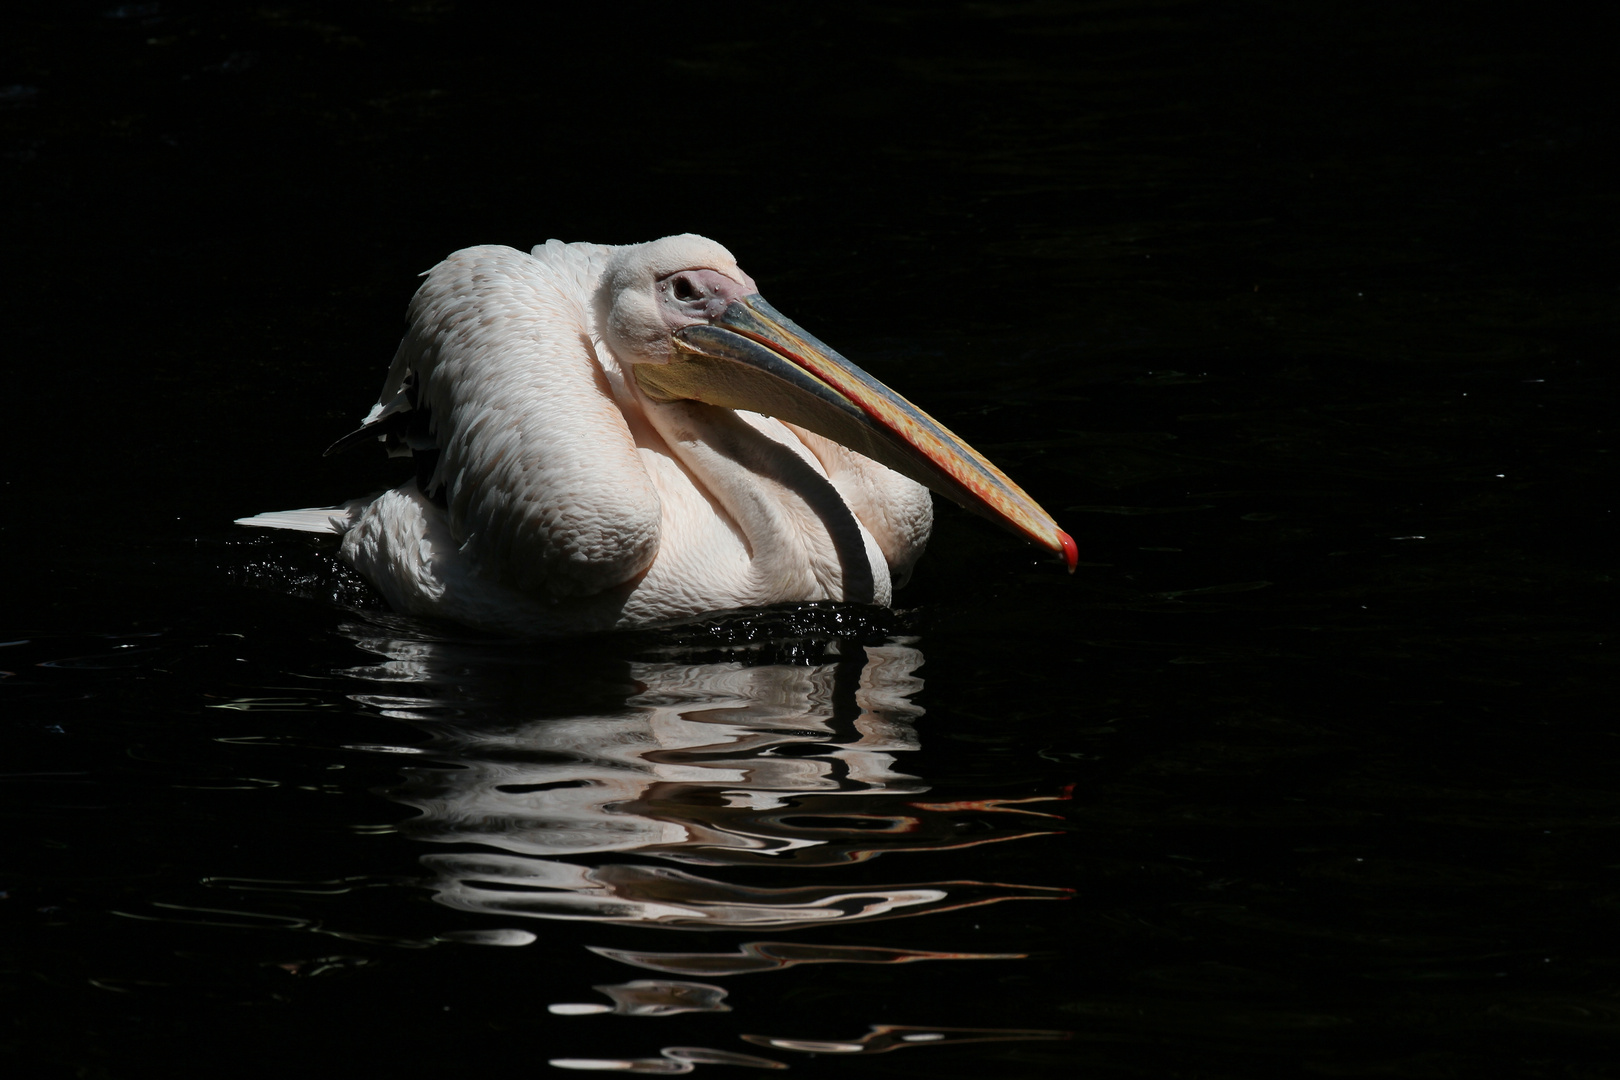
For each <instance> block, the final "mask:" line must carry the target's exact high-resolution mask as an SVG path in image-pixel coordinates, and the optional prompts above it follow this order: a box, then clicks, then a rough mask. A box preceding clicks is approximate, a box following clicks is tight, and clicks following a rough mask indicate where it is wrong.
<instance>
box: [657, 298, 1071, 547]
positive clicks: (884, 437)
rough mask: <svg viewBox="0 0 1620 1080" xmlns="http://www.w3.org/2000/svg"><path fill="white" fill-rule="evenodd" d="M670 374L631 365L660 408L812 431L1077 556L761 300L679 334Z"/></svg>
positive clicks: (1045, 518) (912, 415) (993, 480)
mask: <svg viewBox="0 0 1620 1080" xmlns="http://www.w3.org/2000/svg"><path fill="white" fill-rule="evenodd" d="M674 345H675V350H674V357H673V359H672V360H671V361H670V362H669V363H667V364H636V365H634V367H633V370H634V371H635V375H636V382H637V383H639V384H640V386H641V388H642V390H644V391H645V392H646V393H647V394H648V395H649V396H651V397H652V398H654V399H655V400H659V401H702V402H705V403H707V404H710V405H719V406H722V407H724V408H728V409H746V410H748V411H751V412H757V413H764V414H765V415H766V416H774V417H776V418H777V419H778V420H785V421H787V422H788V423H790V424H797V425H799V426H800V427H803V428H808V429H809V430H811V431H814V432H815V433H816V434H818V435H821V436H824V437H826V438H829V439H832V440H833V441H834V442H837V443H839V444H841V445H843V446H847V447H848V448H849V449H851V450H854V451H855V452H856V453H858V454H864V455H866V456H867V457H869V458H871V459H872V460H874V461H877V462H881V463H882V464H884V465H887V466H888V467H889V468H891V469H893V470H894V471H895V472H898V473H901V474H903V475H905V476H909V477H911V479H913V480H915V481H917V482H918V483H919V484H923V485H925V486H927V487H928V488H931V489H932V490H934V491H937V492H939V493H940V494H941V495H944V496H945V497H946V498H949V499H953V500H955V501H956V502H959V503H961V504H962V505H963V506H965V507H967V508H968V509H969V510H972V511H974V512H975V513H979V514H983V515H984V516H985V517H987V518H989V519H990V520H992V521H995V522H997V523H999V524H1001V525H1004V526H1006V527H1007V528H1009V529H1011V530H1012V531H1013V532H1016V533H1018V534H1020V535H1022V536H1024V537H1027V538H1028V539H1030V540H1033V541H1034V542H1035V543H1037V544H1040V545H1041V546H1042V547H1044V548H1048V549H1049V550H1051V551H1053V552H1055V553H1057V554H1059V555H1061V556H1062V557H1063V561H1064V562H1065V563H1066V564H1067V565H1068V567H1069V572H1070V573H1073V572H1074V567H1075V563H1076V561H1077V560H1078V559H1079V551H1078V549H1077V548H1076V547H1075V543H1074V541H1073V540H1072V539H1070V537H1069V534H1068V533H1066V532H1064V531H1063V530H1062V529H1060V528H1058V527H1057V522H1055V521H1053V520H1052V517H1051V515H1050V514H1048V513H1047V512H1046V511H1045V510H1042V509H1041V508H1040V506H1038V505H1037V504H1036V502H1035V500H1034V499H1031V498H1030V497H1029V496H1028V495H1026V494H1024V490H1023V489H1022V488H1020V487H1019V486H1018V485H1017V484H1015V483H1013V482H1012V481H1011V480H1009V479H1007V477H1006V476H1005V475H1004V474H1003V473H1002V471H1001V470H1000V469H998V468H996V467H995V466H994V465H992V464H990V462H988V461H986V460H985V459H984V457H983V456H982V455H980V454H979V452H978V451H977V450H974V449H973V448H972V447H971V446H969V445H968V444H967V443H965V442H963V441H962V440H961V439H959V438H957V437H956V436H955V435H953V434H951V433H950V431H948V430H947V429H946V428H945V426H944V425H943V424H941V423H940V422H939V421H937V420H935V419H934V418H933V417H931V416H929V415H928V414H927V413H925V412H923V411H922V410H921V409H919V408H917V406H915V405H913V404H912V403H911V402H909V401H907V400H906V399H905V398H903V397H901V396H900V395H899V394H897V393H895V392H894V391H893V390H890V389H889V388H888V387H887V386H884V385H883V384H882V383H880V382H878V381H877V380H876V379H874V378H872V376H870V375H868V374H867V373H866V372H864V371H862V370H861V369H860V368H858V367H856V366H855V365H854V364H852V363H850V362H849V361H848V360H845V359H844V358H843V357H842V356H839V355H838V354H837V353H835V352H833V351H832V350H831V349H829V348H827V346H825V345H823V344H822V343H821V342H819V341H817V340H816V339H815V338H813V337H811V336H810V335H809V334H807V333H805V332H804V331H803V330H801V329H799V327H798V326H796V325H795V324H794V323H793V321H792V320H790V319H788V318H787V317H786V316H785V315H783V314H781V313H780V312H779V311H777V310H776V309H775V308H773V307H771V305H769V304H767V303H766V302H765V301H764V299H763V298H762V297H760V296H759V295H758V294H755V295H753V296H747V297H744V298H743V299H741V300H737V301H733V302H732V303H731V304H730V305H729V306H727V308H726V310H725V311H724V312H722V313H721V314H720V316H719V317H718V318H717V319H715V320H714V322H713V323H710V324H701V323H700V324H698V325H696V326H688V327H685V328H683V329H681V330H677V331H676V332H675V335H674Z"/></svg>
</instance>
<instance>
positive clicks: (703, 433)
mask: <svg viewBox="0 0 1620 1080" xmlns="http://www.w3.org/2000/svg"><path fill="white" fill-rule="evenodd" d="M610 381H613V379H612V377H611V376H610ZM613 384H614V388H615V391H616V392H618V391H621V390H622V392H623V393H625V394H627V395H629V399H628V400H627V401H626V405H627V406H628V407H626V409H625V415H626V417H627V418H629V417H632V416H634V417H637V418H638V419H639V420H640V421H643V422H644V423H645V427H646V428H647V429H650V430H651V431H652V432H654V433H656V436H657V441H656V443H655V442H653V441H651V440H648V441H647V442H645V443H641V442H640V439H641V434H639V433H638V435H637V438H638V444H639V445H643V446H644V447H645V448H647V449H649V450H652V451H654V452H662V453H666V454H667V455H669V456H670V457H671V458H672V459H674V460H675V461H676V462H678V463H679V464H680V466H681V467H682V469H683V470H684V471H685V473H686V475H687V476H688V477H690V478H691V481H692V483H693V484H694V485H695V486H696V487H697V488H698V489H699V490H700V491H702V492H703V493H704V494H705V495H706V496H707V497H708V498H709V499H710V500H711V501H712V502H713V503H714V504H715V505H716V507H717V508H718V509H719V510H720V511H722V512H723V513H724V514H725V515H726V516H727V517H728V518H729V519H730V522H731V524H732V526H733V527H734V528H735V529H736V530H737V532H738V533H740V535H741V536H742V538H743V541H744V543H745V544H746V546H747V558H748V564H749V569H748V582H747V585H746V586H745V588H744V593H745V594H746V595H745V596H744V597H743V598H742V601H741V602H742V604H746V605H752V604H771V603H780V602H783V601H787V600H801V599H806V598H814V599H827V600H846V601H850V602H852V603H867V604H871V603H876V604H887V603H889V602H890V600H891V593H892V589H891V584H890V580H889V570H888V565H887V562H886V560H885V559H884V556H883V552H882V551H881V550H880V549H879V548H878V545H877V542H876V541H875V540H874V539H873V538H872V535H871V534H870V533H869V532H868V531H867V530H866V528H865V527H864V526H863V525H862V524H861V522H860V520H859V519H858V518H857V517H856V515H855V513H854V511H852V510H851V509H850V507H849V505H848V504H847V503H846V502H845V500H844V498H843V496H842V495H841V494H840V493H839V491H838V489H837V488H835V487H834V486H833V484H832V483H831V482H830V481H829V480H828V479H827V474H826V471H825V470H824V469H823V468H822V466H821V463H820V462H819V461H818V460H817V459H816V457H815V455H814V454H812V453H811V452H810V450H809V449H808V448H806V447H805V445H804V444H803V443H802V442H801V441H799V440H798V439H797V438H795V437H794V435H793V433H792V432H791V431H790V430H789V429H788V428H787V427H786V426H785V425H783V424H781V423H779V422H777V421H775V420H771V419H769V418H767V417H762V416H757V415H755V414H753V413H739V412H734V411H732V410H731V409H723V408H720V407H718V406H713V405H705V404H702V403H700V402H695V401H678V402H668V403H665V402H656V401H653V400H651V399H650V398H648V397H647V396H646V395H645V394H644V393H642V391H641V389H640V387H639V386H637V385H636V384H635V380H634V379H628V378H625V376H624V372H623V371H622V370H621V371H620V372H619V373H618V378H617V381H616V382H614V383H613ZM621 400H624V399H621ZM639 426H640V425H639V424H637V423H632V425H631V430H632V432H636V431H637V428H638V427H639ZM678 539H679V538H678V537H671V536H666V537H663V538H662V541H661V545H660V550H661V552H665V553H667V545H669V544H670V543H671V542H672V541H673V542H678ZM660 557H661V558H662V557H663V555H662V554H661V556H660Z"/></svg>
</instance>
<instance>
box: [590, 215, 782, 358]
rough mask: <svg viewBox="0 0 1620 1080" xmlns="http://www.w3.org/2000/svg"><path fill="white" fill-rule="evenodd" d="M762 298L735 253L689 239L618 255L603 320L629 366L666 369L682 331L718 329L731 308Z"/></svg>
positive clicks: (603, 297) (602, 299)
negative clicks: (714, 324)
mask: <svg viewBox="0 0 1620 1080" xmlns="http://www.w3.org/2000/svg"><path fill="white" fill-rule="evenodd" d="M758 293H759V286H758V285H755V284H754V279H753V278H751V277H749V276H748V275H747V274H745V273H743V272H742V269H741V268H740V267H739V266H738V265H737V260H736V259H735V258H733V257H732V254H731V252H729V251H727V250H726V249H725V248H723V247H721V246H720V245H719V244H717V243H715V242H714V241H713V240H710V239H708V238H706V237H702V236H694V235H692V234H691V233H682V234H681V235H680V236H666V237H664V238H663V239H662V240H654V241H652V242H651V243H649V244H634V245H631V246H628V247H622V248H620V249H619V250H618V251H617V252H615V253H614V255H613V258H612V259H611V260H610V261H609V262H608V266H607V272H606V273H605V274H603V276H602V290H601V293H600V294H599V296H598V299H597V303H598V305H599V306H598V319H599V320H600V325H601V326H602V327H603V331H604V333H603V337H604V338H605V339H606V341H607V344H608V347H609V348H610V349H612V350H613V354H614V355H615V356H617V357H618V358H619V359H620V360H621V361H622V362H624V363H626V364H667V363H669V362H670V360H672V359H673V358H674V357H673V343H674V335H675V334H676V332H677V331H680V330H684V329H685V328H686V327H688V326H697V325H700V324H709V323H712V322H714V321H715V320H716V319H718V318H720V316H721V315H723V314H724V313H725V310H726V308H727V307H729V306H730V305H731V304H733V303H735V302H737V301H741V300H745V299H746V298H748V297H750V296H756V295H758Z"/></svg>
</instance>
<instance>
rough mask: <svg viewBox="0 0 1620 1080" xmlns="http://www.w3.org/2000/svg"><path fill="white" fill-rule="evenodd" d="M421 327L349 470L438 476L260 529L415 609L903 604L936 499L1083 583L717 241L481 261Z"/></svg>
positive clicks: (1032, 523)
mask: <svg viewBox="0 0 1620 1080" xmlns="http://www.w3.org/2000/svg"><path fill="white" fill-rule="evenodd" d="M410 320H411V325H410V330H409V332H408V333H407V334H406V336H405V340H404V341H403V342H402V343H401V345H400V348H399V352H398V354H397V355H396V357H395V359H394V364H393V368H392V369H391V370H390V372H389V375H388V379H387V381H386V383H385V384H384V386H383V393H382V398H381V400H380V401H379V402H378V403H377V405H376V406H375V407H374V408H373V409H372V410H371V414H370V415H369V416H368V417H367V418H366V422H365V426H364V427H362V428H361V429H360V430H359V431H357V432H355V433H354V434H353V435H350V436H348V437H347V438H345V439H342V440H340V441H339V442H338V443H337V444H336V445H335V446H334V449H338V448H341V447H344V446H347V445H350V444H352V443H355V442H359V441H361V440H362V438H367V437H372V436H375V437H377V438H380V439H382V440H384V441H385V442H386V443H387V444H388V446H389V449H390V450H391V452H394V453H396V454H399V455H405V454H414V455H415V457H416V465H417V476H416V479H415V480H414V481H412V482H410V483H407V484H404V485H402V486H400V487H398V488H395V489H394V490H392V491H389V492H385V493H383V494H382V495H379V496H376V497H374V498H371V499H359V500H355V501H353V502H351V503H348V504H346V505H345V506H343V507H334V508H331V509H327V510H302V511H290V512H287V513H280V514H261V515H259V516H258V517H255V518H248V519H244V522H245V523H248V524H254V525H264V526H269V527H275V528H292V529H303V530H306V531H315V532H336V533H342V534H344V540H343V554H344V556H345V557H346V558H347V559H349V561H351V562H352V563H354V565H355V566H356V567H357V568H358V569H359V570H360V571H361V572H362V573H363V574H364V575H365V576H366V577H367V578H369V579H370V580H371V581H372V582H373V583H375V584H376V585H377V587H378V588H379V589H381V590H382V592H383V593H384V595H386V596H387V597H388V599H389V601H390V602H391V603H393V604H394V606H395V607H397V608H399V609H401V610H404V611H408V612H412V613H416V614H431V615H440V616H445V617H448V618H452V619H456V620H458V621H461V622H465V623H470V624H474V625H482V626H488V627H493V628H502V629H509V630H517V631H520V632H521V631H527V632H542V633H543V632H566V631H573V630H589V629H605V628H609V627H614V626H630V625H640V624H647V623H652V622H658V621H662V620H669V619H675V618H681V617H686V616H691V615H695V614H699V613H702V612H705V611H715V610H721V609H725V608H737V607H753V606H759V605H765V604H772V603H780V602H789V601H801V600H849V601H855V602H864V603H877V604H886V603H888V602H889V600H890V598H891V590H892V585H893V583H894V582H899V581H903V580H904V579H905V577H906V576H907V574H908V573H909V572H910V569H911V566H912V564H913V563H914V562H915V560H916V558H917V556H918V555H919V554H920V553H921V551H922V547H923V544H924V543H925V542H926V540H927V538H928V532H929V529H930V526H931V524H932V509H931V507H930V505H929V501H928V494H927V492H926V491H925V490H924V486H926V487H927V488H932V489H933V490H935V491H938V492H940V493H942V494H944V495H946V496H948V497H950V498H952V499H955V500H957V501H958V502H961V503H962V504H963V505H965V506H967V507H969V508H970V509H973V510H976V511H978V512H980V513H983V514H985V515H986V516H988V517H990V518H992V519H994V520H996V521H998V522H1001V523H1002V524H1005V525H1006V526H1008V527H1009V528H1011V529H1012V530H1014V531H1015V532H1018V533H1020V534H1022V535H1023V536H1025V537H1027V538H1028V539H1030V540H1033V541H1034V542H1036V543H1038V544H1040V545H1042V546H1044V547H1046V548H1048V549H1050V550H1052V551H1054V552H1058V553H1061V554H1062V555H1063V556H1064V558H1065V560H1066V561H1067V562H1068V565H1069V567H1070V569H1071V570H1072V569H1073V567H1074V564H1075V558H1076V551H1075V546H1074V541H1073V540H1071V539H1070V538H1069V537H1068V535H1067V534H1065V533H1064V532H1062V531H1061V530H1060V529H1058V527H1057V525H1056V523H1054V522H1053V521H1052V519H1051V517H1049V516H1048V515H1047V514H1046V512H1045V511H1043V510H1042V509H1041V508H1040V507H1039V506H1037V505H1036V504H1035V503H1034V501H1033V500H1031V499H1030V498H1029V496H1027V495H1026V494H1024V492H1023V491H1022V490H1021V489H1019V488H1018V486H1017V485H1015V484H1013V483H1012V481H1010V480H1008V479H1007V478H1006V477H1005V476H1003V475H1002V473H1001V472H1000V471H999V470H997V469H996V467H995V466H993V465H991V464H990V463H989V462H988V461H986V460H985V459H984V458H982V457H980V456H979V455H978V454H977V453H976V452H975V451H973V450H972V449H971V448H970V447H968V446H967V445H966V444H965V443H963V442H962V441H961V440H959V439H957V438H956V436H954V435H952V434H951V433H950V432H949V431H946V430H945V429H944V428H943V427H941V426H940V425H939V424H938V423H937V422H936V421H934V420H932V419H931V418H929V417H928V416H927V415H926V414H924V413H923V412H921V411H920V410H918V409H917V408H916V407H915V406H913V405H911V404H910V403H909V402H907V401H905V400H904V399H903V398H901V397H899V396H898V395H897V394H895V393H893V392H892V391H890V390H889V389H888V388H886V387H884V386H883V385H882V384H880V383H878V382H877V381H875V380H874V379H872V378H871V377H870V376H868V375H866V374H865V373H864V372H862V371H860V369H858V368H856V367H854V366H853V365H852V364H850V363H849V362H848V361H846V360H844V359H843V358H842V357H840V356H839V355H838V354H837V353H835V352H833V351H832V350H831V349H829V348H827V347H826V346H824V345H822V344H821V343H820V342H818V341H816V340H815V339H814V338H812V337H810V336H809V335H808V334H806V333H804V331H802V330H800V329H799V328H798V327H797V326H795V325H794V324H793V323H792V322H790V321H789V320H788V319H786V318H784V317H783V316H782V315H780V314H779V313H778V312H776V311H775V310H774V309H773V308H772V307H771V306H770V305H769V304H767V303H765V301H764V300H763V299H761V298H760V296H759V295H758V293H757V292H756V290H755V286H754V282H753V280H752V279H751V278H750V277H749V276H748V275H747V274H745V273H743V272H742V270H740V269H739V268H738V267H737V264H736V262H735V260H734V259H733V258H732V257H731V254H730V253H729V252H727V251H726V250H725V249H724V248H722V247H721V246H720V245H718V244H716V243H714V242H713V241H710V240H705V239H703V238H702V237H698V236H690V235H687V236H673V237H667V238H665V239H663V240H657V241H654V242H652V243H649V244H639V245H633V246H627V247H605V246H602V245H597V244H563V243H560V242H558V241H555V240H553V241H551V242H549V243H547V244H545V245H543V246H541V247H537V248H535V249H534V251H533V252H532V253H531V254H524V253H522V252H519V251H515V250H512V249H510V248H502V247H480V248H469V249H467V250H465V251H460V252H457V253H456V254H454V255H452V256H451V257H450V258H448V259H446V260H445V261H444V262H442V263H440V264H439V265H438V266H437V267H435V268H434V269H433V270H432V271H430V272H429V274H428V275H427V281H426V283H424V284H423V286H422V287H421V289H420V290H419V291H418V292H417V294H416V297H415V299H414V300H413V301H412V302H411V308H410ZM733 410H737V411H733ZM745 410H746V411H745Z"/></svg>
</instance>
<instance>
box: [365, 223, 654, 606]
mask: <svg viewBox="0 0 1620 1080" xmlns="http://www.w3.org/2000/svg"><path fill="white" fill-rule="evenodd" d="M611 251H612V249H611V248H606V247H601V246H599V245H589V244H568V245H564V244H559V243H557V242H556V241H553V242H552V243H551V244H548V245H542V247H540V248H536V249H535V254H534V255H530V254H526V253H524V252H521V251H516V250H514V249H512V248H506V247H496V246H488V247H476V248H467V249H465V250H463V251H458V252H456V253H455V254H454V255H451V256H450V257H449V258H447V259H445V260H444V261H443V262H441V263H440V264H439V265H437V266H435V267H434V268H433V269H432V270H430V271H429V272H428V274H427V280H426V281H424V282H423V284H422V287H421V288H420V289H419V290H417V293H416V296H415V297H414V298H413V299H412V301H411V305H410V310H409V319H410V330H409V332H408V333H407V334H406V337H405V340H404V341H402V342H401V343H400V348H399V352H398V354H397V355H396V356H395V359H394V364H393V367H392V369H391V370H390V372H389V376H388V381H387V383H386V384H385V385H384V389H383V394H382V397H381V399H380V401H379V405H378V407H377V408H375V409H373V410H372V415H371V416H370V417H368V418H367V419H368V423H374V422H377V421H381V420H383V419H385V418H386V417H385V414H386V413H387V412H388V405H387V404H386V403H390V402H393V401H396V400H397V399H398V396H399V394H400V393H401V392H403V391H404V390H405V389H406V387H407V384H408V381H409V380H410V379H411V377H412V376H413V375H414V378H415V386H416V388H417V397H418V401H419V404H420V405H421V406H422V407H425V408H426V409H427V410H428V411H429V413H430V417H431V424H432V429H433V434H434V441H435V442H436V444H437V446H438V450H439V458H438V461H437V465H436V468H435V469H434V472H433V474H432V476H431V478H430V480H429V482H428V490H429V494H442V495H443V497H444V500H445V506H446V513H447V516H448V521H449V525H450V531H451V534H452V535H453V536H454V538H455V539H456V541H457V542H458V543H460V544H461V545H462V551H463V552H464V553H465V554H468V555H470V556H472V557H473V558H474V559H475V560H476V562H477V564H478V565H480V566H482V567H483V568H485V572H486V573H487V574H489V575H490V576H492V577H494V578H496V579H498V580H502V581H503V582H505V583H506V584H510V585H514V586H516V587H518V588H521V589H525V590H531V591H538V592H540V593H541V594H545V593H550V594H552V595H556V596H572V595H585V594H590V593H596V592H600V591H602V590H604V589H607V588H610V587H612V586H614V585H617V584H620V583H622V582H625V581H627V580H629V579H631V578H633V577H635V576H637V575H639V574H641V573H643V572H644V571H645V570H646V569H647V568H648V567H649V566H650V565H651V564H652V561H653V558H654V557H655V556H656V555H657V551H658V523H659V510H660V507H659V498H658V493H657V491H656V489H655V488H654V487H653V484H652V480H651V478H650V477H649V476H648V475H647V472H646V470H645V469H644V468H643V466H642V464H641V461H640V459H639V457H638V455H637V453H636V449H635V445H634V442H633V440H632V438H631V435H630V431H629V428H628V426H627V425H626V423H625V419H624V416H623V414H622V412H621V410H620V406H619V404H618V403H617V402H616V401H615V399H614V396H613V392H612V389H611V386H610V385H609V382H608V380H607V378H606V375H605V374H604V372H603V369H602V365H601V359H600V358H599V357H598V355H597V353H596V350H595V348H594V347H593V344H592V342H593V340H594V339H595V338H596V334H595V329H594V314H593V301H594V297H593V295H592V293H593V291H594V290H593V288H592V287H591V286H590V283H591V282H592V281H595V280H599V279H600V276H601V266H602V265H603V264H605V261H606V253H609V252H611ZM593 268H594V277H593Z"/></svg>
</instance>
